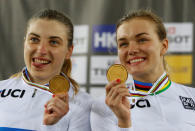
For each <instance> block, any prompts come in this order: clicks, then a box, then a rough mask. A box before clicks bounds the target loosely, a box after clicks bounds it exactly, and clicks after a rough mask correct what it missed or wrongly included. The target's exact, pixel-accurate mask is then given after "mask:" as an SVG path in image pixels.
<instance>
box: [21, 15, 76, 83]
mask: <svg viewBox="0 0 195 131" xmlns="http://www.w3.org/2000/svg"><path fill="white" fill-rule="evenodd" d="M72 50H73V47H69V48H68V36H67V28H66V26H65V25H64V24H62V23H60V22H58V21H56V20H48V19H35V20H32V21H31V22H30V24H29V26H28V29H27V33H26V38H25V42H24V60H25V64H26V66H27V69H28V72H29V74H30V77H31V80H32V81H33V82H36V83H39V84H45V83H48V81H49V80H50V79H51V78H52V77H54V76H55V75H57V74H59V73H60V72H61V69H62V66H63V64H64V60H65V59H69V58H70V56H71V55H72Z"/></svg>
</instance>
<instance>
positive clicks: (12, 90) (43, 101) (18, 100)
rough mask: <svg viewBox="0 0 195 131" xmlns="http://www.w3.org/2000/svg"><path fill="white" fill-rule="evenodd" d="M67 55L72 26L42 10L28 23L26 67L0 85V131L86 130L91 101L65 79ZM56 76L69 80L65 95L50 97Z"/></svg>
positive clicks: (62, 17)
mask: <svg viewBox="0 0 195 131" xmlns="http://www.w3.org/2000/svg"><path fill="white" fill-rule="evenodd" d="M72 51H73V24H72V22H71V20H70V19H69V18H68V17H67V16H66V15H64V14H63V13H61V12H59V11H56V10H50V9H45V10H42V11H40V12H38V13H36V14H35V15H34V16H33V17H32V18H31V19H30V20H29V21H28V25H27V30H26V36H25V39H24V61H25V65H26V67H25V68H24V69H23V70H22V72H20V73H17V74H16V75H13V76H12V77H11V78H10V79H8V80H4V81H1V82H0V90H1V94H0V96H1V102H0V106H1V109H0V118H1V120H0V130H22V131H23V130H28V131H31V130H33V131H34V130H37V131H39V130H51V131H57V130H60V131H90V122H89V114H90V109H91V102H90V97H89V95H88V94H87V93H84V92H81V91H80V90H79V86H78V84H77V83H76V81H74V80H73V79H72V78H71V76H70V74H71V68H72V67H71V60H70V57H71V55H72ZM56 75H59V76H61V77H63V78H65V79H66V80H68V83H69V84H70V88H69V91H68V92H67V93H60V94H54V95H53V94H52V93H51V90H50V89H49V85H48V83H49V81H50V80H51V79H52V78H53V77H55V76H56ZM52 95H53V98H52Z"/></svg>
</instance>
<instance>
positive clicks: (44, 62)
mask: <svg viewBox="0 0 195 131" xmlns="http://www.w3.org/2000/svg"><path fill="white" fill-rule="evenodd" d="M35 62H36V63H41V64H47V63H49V61H47V60H40V59H35Z"/></svg>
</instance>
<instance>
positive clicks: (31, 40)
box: [30, 37, 39, 43]
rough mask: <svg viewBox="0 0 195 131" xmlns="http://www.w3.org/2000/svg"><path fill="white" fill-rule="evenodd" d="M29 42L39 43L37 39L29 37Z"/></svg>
mask: <svg viewBox="0 0 195 131" xmlns="http://www.w3.org/2000/svg"><path fill="white" fill-rule="evenodd" d="M30 42H31V43H38V42H39V39H38V38H36V37H31V38H30Z"/></svg>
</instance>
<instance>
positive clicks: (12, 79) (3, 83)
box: [0, 77, 21, 86]
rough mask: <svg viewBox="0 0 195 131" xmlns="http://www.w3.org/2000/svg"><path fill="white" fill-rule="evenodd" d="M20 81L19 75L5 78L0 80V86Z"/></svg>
mask: <svg viewBox="0 0 195 131" xmlns="http://www.w3.org/2000/svg"><path fill="white" fill-rule="evenodd" d="M20 81H21V77H18V78H10V79H6V80H2V81H0V86H8V85H10V84H16V83H18V82H20Z"/></svg>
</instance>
